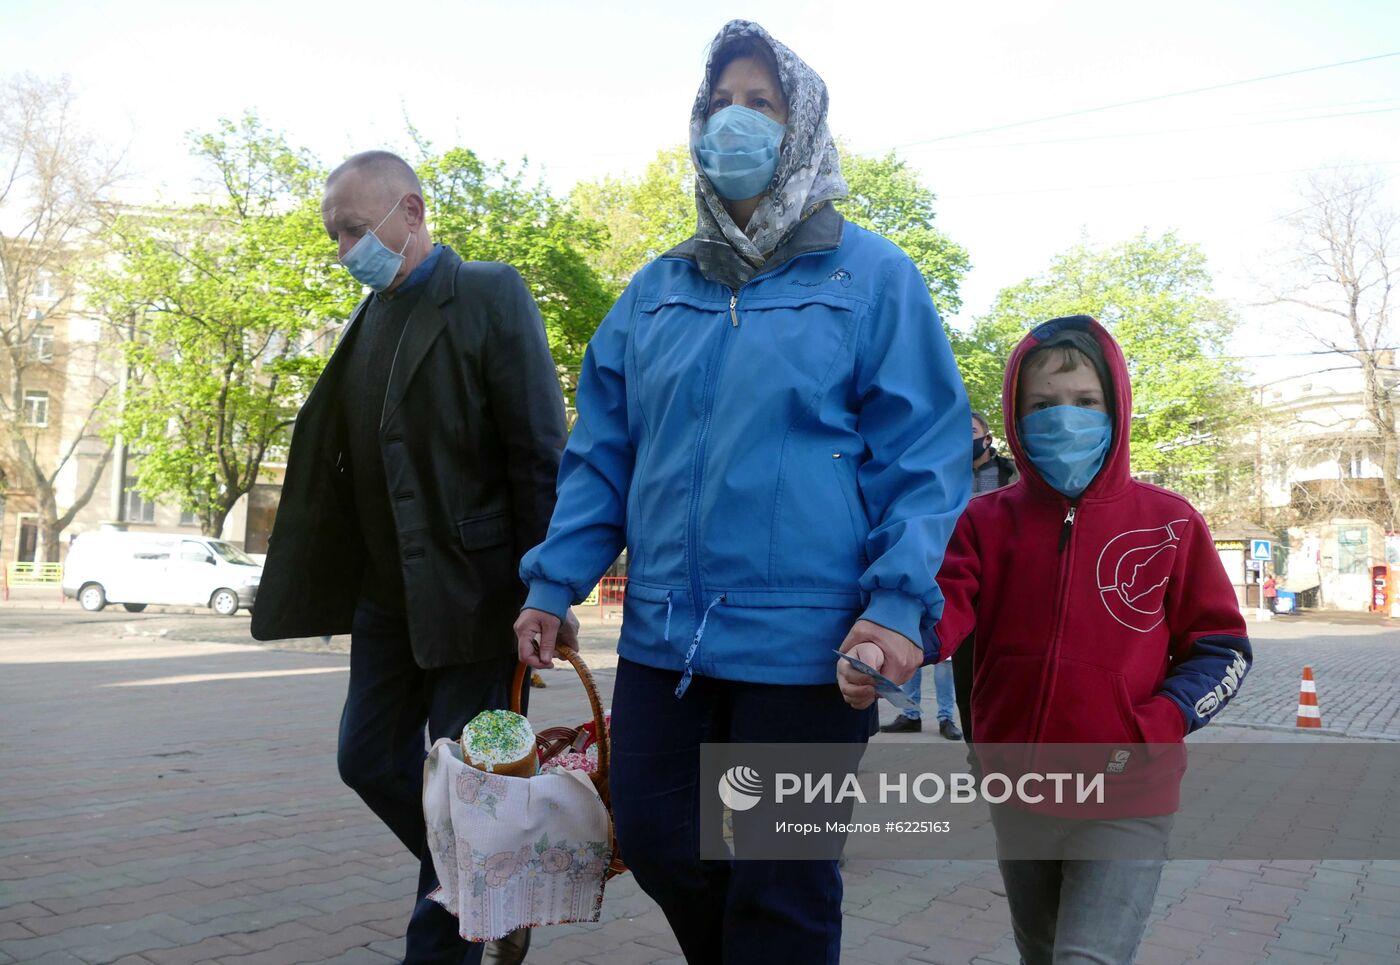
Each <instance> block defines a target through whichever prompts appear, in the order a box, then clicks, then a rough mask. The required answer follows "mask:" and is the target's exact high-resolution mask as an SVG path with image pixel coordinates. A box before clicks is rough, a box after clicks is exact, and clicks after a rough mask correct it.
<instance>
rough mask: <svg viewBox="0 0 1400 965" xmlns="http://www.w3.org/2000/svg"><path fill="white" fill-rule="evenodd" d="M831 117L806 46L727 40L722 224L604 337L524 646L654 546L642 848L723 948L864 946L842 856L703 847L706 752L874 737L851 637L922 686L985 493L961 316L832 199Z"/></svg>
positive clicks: (667, 892)
mask: <svg viewBox="0 0 1400 965" xmlns="http://www.w3.org/2000/svg"><path fill="white" fill-rule="evenodd" d="M826 113H827V93H826V86H825V84H823V83H822V80H821V78H820V77H819V76H818V75H817V74H816V72H815V71H813V70H812V68H811V67H809V66H808V65H807V64H805V63H804V62H803V61H802V60H801V59H799V58H798V57H797V55H796V54H794V53H793V52H792V51H791V50H789V49H788V48H787V47H785V46H783V45H782V44H780V43H778V42H777V41H776V40H774V39H773V38H772V37H771V36H769V35H768V33H767V32H766V31H764V30H763V29H762V28H761V27H759V26H758V25H757V24H753V23H749V22H747V21H743V20H736V21H733V22H731V23H729V24H727V25H726V26H725V27H724V28H723V29H722V30H721V31H720V33H719V35H718V37H716V38H715V40H714V43H713V44H712V45H711V47H710V56H709V61H708V63H707V64H706V68H705V72H704V76H703V78H702V79H701V83H700V90H699V93H698V95H697V97H696V99H695V102H694V106H693V108H692V111H691V117H690V138H691V140H690V144H691V159H692V161H693V163H694V166H695V183H696V187H695V194H696V209H697V225H696V232H695V236H694V237H693V238H691V239H690V240H689V241H687V242H685V243H684V244H682V245H680V246H679V247H677V248H674V249H672V250H671V251H668V252H666V253H665V254H663V255H662V256H661V257H660V258H658V259H657V260H655V261H653V262H652V263H651V264H649V265H647V266H646V267H645V268H643V269H642V270H641V271H640V272H638V273H637V274H636V276H635V277H634V278H633V279H632V281H631V283H630V284H629V285H628V287H627V290H626V291H625V292H624V293H623V295H622V297H621V299H620V300H619V301H618V303H617V305H616V306H614V307H613V310H612V311H611V312H609V313H608V316H607V318H605V319H604V320H603V323H602V325H601V326H600V327H599V329H598V331H597V333H596V334H595V335H594V336H593V339H592V340H591V342H590V343H589V347H588V353H587V356H586V357H585V360H584V364H583V369H582V372H581V374H580V377H579V383H578V392H577V397H576V398H577V405H578V420H577V422H576V423H575V425H574V430H573V434H572V435H571V436H570V438H569V445H568V448H567V450H566V451H565V453H564V459H563V464H562V466H561V468H560V472H559V499H558V505H557V507H556V509H555V511H554V518H553V520H552V521H551V523H550V527H549V535H548V537H547V538H546V539H545V541H544V543H543V544H542V545H540V546H537V547H535V548H534V549H533V550H531V551H530V552H529V553H528V554H527V555H526V557H525V560H524V563H523V565H522V577H523V578H524V579H525V581H526V582H527V583H528V584H529V587H530V595H529V598H528V600H527V601H526V605H525V609H523V610H522V611H521V614H520V618H519V620H517V621H516V634H517V637H518V646H519V648H520V657H521V659H522V660H523V661H524V662H525V663H527V664H529V665H531V666H534V667H540V668H543V667H546V666H549V663H550V659H551V657H552V656H553V654H554V647H555V634H556V632H557V630H558V627H559V625H560V624H559V621H560V619H561V617H563V615H564V613H565V611H566V610H567V608H568V607H569V605H570V603H573V602H577V601H579V600H581V599H583V598H584V597H585V596H586V595H587V594H588V591H589V590H590V589H591V588H592V587H593V585H594V584H595V583H596V582H597V581H598V579H599V577H600V576H602V574H603V573H604V572H605V571H606V570H607V568H608V566H609V565H610V564H611V563H612V562H613V560H615V559H616V558H617V556H618V553H619V552H620V551H621V550H622V548H623V545H624V543H625V544H626V548H627V554H628V561H629V567H628V584H627V596H626V601H625V608H624V613H623V622H622V632H621V637H620V639H619V642H618V653H619V657H620V659H619V661H618V667H617V677H616V683H615V685H614V691H613V705H612V740H613V757H612V772H611V781H610V787H611V793H612V803H613V817H614V820H615V821H616V827H617V842H618V847H619V849H620V852H621V855H622V858H623V860H624V861H625V862H626V863H627V866H628V867H629V868H630V869H631V870H632V873H633V874H634V875H635V877H636V880H637V883H638V884H639V885H640V886H641V888H642V889H643V890H644V891H646V892H647V894H649V895H650V896H652V898H653V899H655V901H656V902H657V904H658V905H660V906H661V910H662V911H663V912H664V913H665V915H666V918H667V920H668V921H669V922H670V925H671V928H672V929H673V930H674V931H675V934H676V940H677V942H678V943H679V945H680V948H681V950H682V952H683V953H684V954H685V957H686V960H687V961H689V962H693V963H697V965H715V963H725V965H739V963H756V965H757V963H761V965H774V963H777V962H801V963H803V965H814V963H835V962H836V961H837V960H838V959H839V957H840V947H841V897H842V882H841V875H840V873H839V871H838V869H837V863H836V861H835V860H829V861H828V860H809V861H729V860H724V861H721V860H705V861H702V860H701V859H700V834H701V826H700V817H699V815H700V814H701V813H702V812H701V796H702V795H711V796H712V795H714V793H715V787H714V785H712V784H708V783H707V784H706V785H704V786H701V784H700V747H701V745H702V744H704V743H707V742H745V743H747V742H770V743H793V742H803V743H813V742H819V743H833V744H844V745H848V746H850V747H852V748H859V747H860V746H861V745H863V744H864V743H865V742H866V740H867V738H868V735H869V730H870V723H871V717H872V716H873V713H871V712H868V711H866V710H859V711H858V710H855V709H853V708H851V707H848V706H847V705H846V704H845V702H844V701H842V699H841V693H840V691H839V690H838V689H837V687H836V686H835V682H836V677H837V669H836V664H837V658H836V656H835V655H834V654H833V652H832V651H833V650H836V649H840V650H842V651H843V652H847V653H850V654H852V655H853V656H854V657H856V658H858V659H861V660H864V661H865V662H866V663H868V664H871V665H872V666H874V667H875V668H876V669H878V670H880V671H881V672H883V673H885V674H887V675H888V676H890V677H891V678H892V679H894V680H896V681H898V682H900V683H902V682H904V681H905V680H908V679H909V677H910V675H911V674H912V673H913V671H914V668H915V667H916V666H917V665H918V664H919V663H920V662H921V659H922V654H923V651H922V648H921V646H920V644H919V643H918V640H919V627H920V623H921V622H923V621H925V620H932V619H935V618H936V617H937V615H938V614H939V613H940V612H941V599H940V597H939V591H938V588H937V584H936V582H935V580H934V574H935V572H936V571H937V568H938V564H939V561H940V560H941V559H942V557H943V547H944V544H945V543H946V541H947V538H948V534H949V532H950V531H951V529H952V527H953V525H954V524H955V523H956V521H957V518H958V515H959V514H960V513H961V512H962V509H963V506H964V505H965V504H966V502H967V496H968V485H969V475H968V471H967V463H968V459H967V437H966V436H964V435H963V434H962V433H963V432H964V431H965V428H964V427H965V426H966V425H967V419H968V413H969V411H970V410H969V408H968V405H967V396H966V394H965V392H964V389H963V385H962V379H961V377H960V376H959V374H958V370H957V365H956V364H955V362H954V361H953V355H952V351H951V349H950V348H949V345H948V341H947V338H946V336H945V335H944V332H943V325H942V323H941V322H940V320H939V318H938V313H937V312H936V311H935V309H934V306H933V302H932V300H931V299H930V297H929V292H928V287H927V285H925V284H924V280H923V277H922V276H921V275H920V274H919V270H918V268H917V267H916V266H915V265H914V263H913V262H912V261H911V260H910V259H909V256H908V255H906V254H905V253H904V252H902V251H900V250H899V248H897V247H896V246H895V245H893V244H891V243H890V242H888V241H886V240H885V239H883V238H881V237H879V236H878V235H875V234H872V233H870V232H869V231H866V230H864V229H862V228H860V227H857V226H856V225H853V224H851V223H850V222H847V221H846V220H845V219H843V218H842V216H841V214H840V212H839V211H837V210H836V208H835V207H834V206H833V205H832V203H831V202H832V201H833V200H834V199H837V198H841V197H844V196H845V194H846V183H845V181H844V180H843V179H842V177H841V169H840V161H839V159H838V155H837V152H836V145H835V143H834V141H833V140H832V137H831V133H830V131H829V130H828V128H827V122H826ZM841 663H843V664H844V663H845V661H841ZM862 676H863V679H866V680H869V678H868V677H864V675H862ZM712 830H716V829H712Z"/></svg>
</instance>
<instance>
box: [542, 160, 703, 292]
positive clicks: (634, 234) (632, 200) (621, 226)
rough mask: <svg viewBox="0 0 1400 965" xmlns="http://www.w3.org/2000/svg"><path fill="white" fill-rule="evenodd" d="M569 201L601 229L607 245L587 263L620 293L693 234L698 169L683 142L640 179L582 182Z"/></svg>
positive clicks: (653, 163)
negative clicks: (641, 270)
mask: <svg viewBox="0 0 1400 965" xmlns="http://www.w3.org/2000/svg"><path fill="white" fill-rule="evenodd" d="M569 201H570V203H571V204H572V205H573V207H574V209H575V210H576V211H578V212H579V214H580V215H582V216H584V217H586V218H590V219H592V220H593V221H596V222H598V223H599V224H601V225H603V227H604V228H606V230H607V243H606V244H603V245H600V246H599V247H598V248H597V249H595V250H594V251H592V252H591V253H590V255H589V263H590V264H592V265H593V267H594V268H596V269H597V270H598V272H599V273H600V274H602V276H603V277H604V278H606V279H607V280H608V281H609V283H611V284H612V285H613V286H614V288H615V289H617V290H621V289H622V288H623V287H624V286H626V284H627V282H628V281H629V280H630V279H631V278H632V276H633V275H634V274H636V273H637V271H638V270H640V269H641V267H642V266H643V265H645V264H646V263H647V262H649V261H652V260H653V259H655V258H656V257H657V256H659V255H661V254H663V253H664V252H666V251H668V250H669V249H671V248H674V247H675V246H676V245H678V244H680V243H681V242H682V241H685V240H686V239H687V238H689V237H690V236H691V235H692V234H694V233H695V168H694V166H693V165H692V164H691V163H690V150H689V149H688V148H687V147H686V146H685V145H683V144H678V145H676V146H675V147H668V148H663V149H662V150H660V151H658V152H657V154H656V157H654V158H653V159H652V160H651V162H650V163H649V164H648V165H647V166H646V170H644V171H643V172H642V175H641V177H639V178H604V179H602V180H601V181H583V182H581V183H579V184H578V185H577V186H575V187H574V190H573V192H572V193H571V194H570V195H569Z"/></svg>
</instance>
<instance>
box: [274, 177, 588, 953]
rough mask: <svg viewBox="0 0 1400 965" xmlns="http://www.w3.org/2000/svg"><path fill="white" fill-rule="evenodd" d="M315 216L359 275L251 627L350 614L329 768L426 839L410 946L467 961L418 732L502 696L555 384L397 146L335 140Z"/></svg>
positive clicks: (288, 488) (537, 330) (556, 439)
mask: <svg viewBox="0 0 1400 965" xmlns="http://www.w3.org/2000/svg"><path fill="white" fill-rule="evenodd" d="M321 216H322V220H323V221H324V223H325V228H326V232H327V234H329V235H330V237H331V240H332V241H334V242H335V243H336V244H337V245H338V246H339V250H340V261H341V264H343V265H344V266H345V268H346V269H347V270H348V271H349V272H350V274H351V275H353V276H354V277H355V279H356V280H357V281H359V282H360V283H362V284H363V285H365V286H366V287H367V288H369V289H370V294H369V295H368V296H366V298H365V299H364V301H362V302H361V303H360V305H359V307H358V308H356V309H355V313H354V314H353V315H352V316H351V319H350V322H349V324H348V325H347V326H346V329H345V332H344V334H343V335H342V336H341V339H340V343H339V345H337V347H336V350H335V353H334V354H333V355H332V356H331V358H330V361H329V362H327V364H326V368H325V370H324V371H323V372H322V373H321V376H320V378H319V379H318V380H317V381H316V385H315V387H314V388H313V389H312V391H311V395H310V397H309V398H308V399H307V401H306V405H305V406H303V407H302V410H301V413H300V414H299V415H298V416H297V421H296V428H295V429H294V430H293V433H292V445H291V453H290V460H289V462H288V465H287V474H286V481H285V483H284V485H283V489H282V502H281V505H280V507H279V508H278V511H277V519H276V521H275V523H274V526H273V532H272V540H271V543H270V545H269V547H268V554H267V564H266V568H265V569H264V572H263V578H262V586H261V587H260V588H259V592H258V602H257V607H256V609H254V611H253V626H252V633H253V636H254V637H255V638H257V639H259V640H276V639H283V638H287V637H310V636H320V637H323V638H324V637H325V636H327V635H329V634H340V633H347V632H348V633H349V634H350V681H349V689H348V693H347V695H346V698H345V709H344V711H343V713H342V715H341V718H340V739H339V766H340V775H341V779H342V780H344V781H345V783H346V784H348V785H349V786H350V787H351V788H352V789H353V790H354V791H355V792H356V793H357V794H359V796H360V797H361V798H362V799H363V800H364V802H365V804H366V805H368V806H369V808H370V809H371V810H372V811H373V812H374V813H375V814H376V815H377V816H378V817H379V818H380V820H382V821H383V822H384V823H385V824H386V825H387V826H388V828H389V830H391V831H392V832H393V833H394V834H395V835H396V836H397V837H398V838H399V840H400V841H402V842H403V844H404V847H406V848H407V849H408V850H409V851H410V852H411V853H412V854H413V855H414V856H415V857H416V858H417V859H418V860H419V876H418V889H417V903H416V905H415V907H414V910H413V913H412V917H411V918H410V919H409V923H408V934H407V946H406V957H405V961H406V962H409V963H417V962H452V963H467V965H474V963H476V962H480V961H481V957H482V952H483V949H482V946H481V945H480V944H475V943H469V942H466V941H465V940H463V939H462V938H460V937H459V936H458V933H457V919H456V918H455V917H453V916H452V915H451V914H450V913H449V912H448V911H447V910H446V909H444V908H443V907H442V906H441V905H439V904H438V903H437V902H436V901H433V900H432V899H431V898H429V897H428V894H429V893H430V892H431V891H432V890H433V889H435V888H436V887H437V877H436V875H435V874H434V871H433V864H432V856H431V855H430V854H429V852H428V848H427V832H426V829H425V827H424V821H423V788H422V781H423V761H424V759H425V745H424V732H425V730H426V733H427V737H428V738H429V740H430V741H431V740H436V739H438V738H439V737H447V736H456V735H457V734H459V733H461V730H462V728H463V726H464V725H465V724H466V723H467V721H469V720H471V718H473V717H475V716H476V714H477V713H478V712H480V711H482V710H488V709H496V708H503V707H507V706H508V705H509V690H510V681H511V677H512V674H513V673H514V670H515V666H516V658H515V647H514V642H513V641H514V634H513V633H512V632H511V623H512V621H513V620H514V619H515V613H516V611H517V610H518V609H519V607H520V604H521V602H522V601H523V600H524V598H525V587H524V584H522V583H521V582H520V580H519V578H518V577H517V574H516V570H517V567H518V565H519V560H520V557H521V555H522V554H523V553H524V552H525V550H526V549H528V548H529V547H530V546H533V545H534V544H535V543H537V542H539V541H540V539H542V538H543V536H544V533H545V530H546V528H547V526H548V523H549V514H550V512H551V511H552V510H553V508H554V481H555V476H556V474H557V470H558V466H559V456H560V452H561V450H562V448H563V445H564V403H563V395H562V393H561V392H560V388H559V382H558V378H557V376H556V374H555V368H554V360H553V359H552V358H551V357H550V354H549V345H548V342H547V341H546V339H545V331H544V323H543V321H542V320H541V318H540V314H539V311H538V310H537V309H536V307H535V303H534V300H533V299H532V298H531V297H530V293H529V291H528V289H526V287H525V283H524V281H523V280H522V279H521V277H520V275H519V274H518V273H517V272H516V271H515V269H514V268H511V267H510V266H508V265H501V264H493V263H487V262H464V261H463V260H462V259H461V258H460V257H459V256H458V255H457V253H456V252H455V251H453V250H452V249H451V248H449V247H447V246H446V245H440V244H434V243H433V242H432V240H431V239H430V238H429V235H428V212H427V206H426V204H425V202H424V200H423V191H422V188H421V187H420V186H419V183H418V177H417V175H416V174H415V173H414V171H413V168H412V167H411V166H409V164H408V163H407V162H405V161H404V160H403V159H402V158H399V157H397V156H396V155H393V154H390V153H389V152H387V151H366V152H364V153H361V154H356V155H355V156H353V157H351V158H350V159H348V160H347V161H345V162H344V163H343V164H341V165H340V166H339V167H337V168H336V169H335V170H334V171H332V172H331V174H330V177H329V178H327V179H326V187H325V196H324V198H323V200H322V202H321ZM574 626H576V624H575V623H573V622H569V623H567V624H566V626H565V629H564V634H565V636H566V637H567V638H568V639H569V640H570V641H572V640H573V627H574ZM528 938H529V932H528V931H523V932H521V933H517V935H516V936H514V940H515V942H516V945H517V947H516V948H515V949H513V950H509V951H507V952H506V953H505V955H504V956H503V957H498V958H497V959H496V960H498V961H508V962H514V961H519V960H520V956H521V955H522V954H523V952H522V951H521V949H520V947H519V945H521V944H526V943H528Z"/></svg>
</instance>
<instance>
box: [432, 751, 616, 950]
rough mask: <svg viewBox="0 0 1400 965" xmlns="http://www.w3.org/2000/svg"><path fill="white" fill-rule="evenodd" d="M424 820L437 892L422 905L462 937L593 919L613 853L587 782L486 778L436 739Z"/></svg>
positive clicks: (575, 776) (550, 776)
mask: <svg viewBox="0 0 1400 965" xmlns="http://www.w3.org/2000/svg"><path fill="white" fill-rule="evenodd" d="M423 817H424V818H425V819H426V821H427V825H428V851H429V852H430V853H431V854H432V856H433V867H434V868H435V869H436V870H437V875H438V882H439V885H440V887H439V888H438V889H437V890H436V891H434V892H433V893H432V894H430V895H429V897H430V898H432V899H433V900H435V901H437V902H438V903H439V904H441V905H442V906H443V907H444V908H446V909H447V910H448V911H450V912H452V914H454V915H456V916H457V920H458V923H459V928H458V931H459V932H460V934H461V936H462V937H463V938H465V939H468V940H469V941H474V942H482V941H492V940H494V939H497V938H500V937H502V936H504V935H508V934H510V933H511V932H513V931H515V930H516V929H517V928H521V927H526V928H530V927H534V926H537V925H559V924H564V923H566V922H579V921H597V920H598V914H599V911H600V910H601V908H602V905H603V878H604V873H605V872H606V871H607V868H608V864H609V863H610V862H611V861H612V848H611V844H610V840H609V838H610V835H609V833H608V812H607V808H605V807H604V806H603V802H602V799H601V798H599V797H598V792H597V791H596V790H595V789H594V787H593V784H592V782H590V781H589V779H588V777H587V776H586V775H583V774H579V773H577V772H574V771H569V770H565V769H563V768H559V769H556V770H553V771H550V772H549V773H546V774H539V775H536V776H535V777H531V778H523V777H506V776H504V775H501V774H488V773H486V772H485V771H479V770H477V769H476V768H474V767H470V766H468V765H467V764H464V763H463V762H462V749H461V747H460V746H458V744H457V742H456V741H454V740H449V739H447V738H444V739H442V740H439V741H438V742H437V743H436V744H434V745H433V749H432V751H431V752H430V753H429V754H428V760H427V763H426V764H425V765H424V768H423Z"/></svg>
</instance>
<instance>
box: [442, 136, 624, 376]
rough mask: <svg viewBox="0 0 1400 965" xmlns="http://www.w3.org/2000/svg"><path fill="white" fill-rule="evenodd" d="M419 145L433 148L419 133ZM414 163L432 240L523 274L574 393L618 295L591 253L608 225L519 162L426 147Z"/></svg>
mask: <svg viewBox="0 0 1400 965" xmlns="http://www.w3.org/2000/svg"><path fill="white" fill-rule="evenodd" d="M419 148H420V150H424V151H425V152H426V151H430V148H429V146H428V145H427V144H426V143H425V142H422V141H421V140H420V141H419ZM416 168H417V172H418V178H419V180H420V181H421V182H422V185H423V194H424V198H425V200H426V201H427V204H428V215H429V217H430V218H431V219H432V231H433V238H434V240H436V241H440V242H444V243H446V244H449V245H451V246H452V247H453V248H454V249H455V250H456V251H457V253H458V254H460V255H461V256H462V257H463V258H466V259H469V260H473V259H474V260H482V261H502V262H506V263H508V264H510V265H513V266H515V268H516V269H517V270H518V271H519V272H520V274H521V276H522V277H523V278H524V279H525V283H526V285H527V286H529V288H530V293H531V294H532V295H533V296H534V298H535V302H536V304H538V305H539V308H540V314H541V315H543V316H544V324H545V331H546V333H547V334H548V337H549V347H550V350H551V352H553V354H554V361H555V364H556V365H557V366H558V368H559V376H560V381H561V383H562V384H563V387H564V392H565V395H566V396H567V397H569V398H572V396H573V389H574V386H575V384H576V381H577V375H578V369H579V365H580V364H581V363H582V361H583V352H584V349H585V348H586V347H587V345H588V340H589V339H590V338H592V336H593V332H594V330H595V329H597V327H598V323H599V322H601V321H602V320H603V316H604V315H606V314H607V312H608V309H609V308H611V307H612V303H613V301H614V299H615V297H616V290H615V289H614V288H613V287H612V286H610V285H609V284H607V282H605V280H604V279H603V277H602V276H600V274H599V273H598V271H597V270H595V268H594V267H593V265H592V264H590V261H589V258H590V257H591V256H592V255H593V254H595V253H596V252H597V251H598V250H599V249H601V248H602V246H603V240H604V235H605V229H604V228H603V227H602V226H601V225H600V224H598V223H597V222H595V221H593V220H592V219H591V218H588V217H586V216H584V215H581V214H579V213H578V212H576V211H574V210H573V209H572V208H570V206H569V205H568V204H567V203H565V202H564V201H561V200H560V199H558V198H555V197H553V196H552V195H551V194H550V193H549V191H548V190H547V189H546V188H545V187H544V186H543V185H541V184H528V183H526V181H525V171H524V170H523V169H522V170H521V171H510V170H508V169H507V168H506V166H505V165H503V164H487V163H485V162H484V161H482V160H481V158H479V157H478V156H477V155H476V154H475V153H473V152H472V151H470V150H468V149H466V148H461V147H458V148H453V149H451V150H448V151H445V152H443V153H441V154H437V155H431V154H429V156H427V157H425V158H424V159H422V160H421V161H420V162H419V163H418V164H417V165H416Z"/></svg>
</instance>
